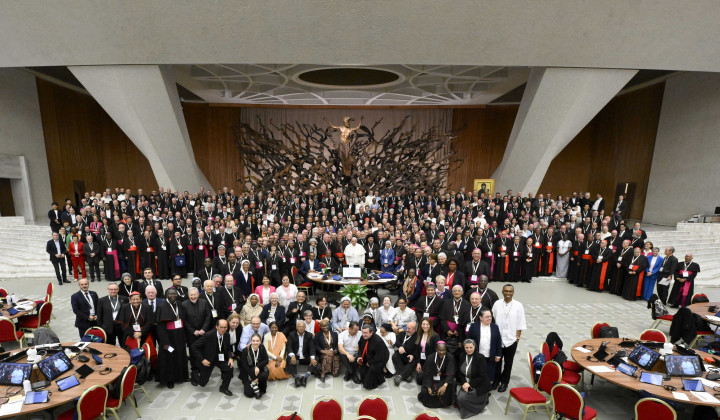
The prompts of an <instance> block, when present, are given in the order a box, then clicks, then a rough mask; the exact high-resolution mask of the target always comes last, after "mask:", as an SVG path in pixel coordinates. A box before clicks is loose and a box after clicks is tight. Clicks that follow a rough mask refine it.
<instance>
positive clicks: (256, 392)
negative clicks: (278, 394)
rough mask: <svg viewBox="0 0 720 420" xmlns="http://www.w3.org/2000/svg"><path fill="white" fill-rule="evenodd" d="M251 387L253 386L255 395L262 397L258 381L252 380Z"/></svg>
mask: <svg viewBox="0 0 720 420" xmlns="http://www.w3.org/2000/svg"><path fill="white" fill-rule="evenodd" d="M250 388H252V390H253V393H254V394H255V397H257V398H260V387H259V386H258V383H257V382H255V381H253V382H250Z"/></svg>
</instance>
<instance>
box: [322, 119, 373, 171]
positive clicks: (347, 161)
mask: <svg viewBox="0 0 720 420" xmlns="http://www.w3.org/2000/svg"><path fill="white" fill-rule="evenodd" d="M323 119H324V120H325V122H326V123H328V124H329V125H330V128H332V129H333V130H338V131H340V142H339V143H336V146H337V147H336V148H337V151H338V154H339V155H340V161H341V162H342V166H343V167H342V171H343V176H346V177H349V176H350V175H352V170H353V167H354V166H355V159H354V158H353V156H352V141H353V140H354V139H355V132H356V131H357V130H358V129H359V128H360V126H361V125H362V120H363V117H362V116H360V122H359V123H358V125H357V127H355V128H352V127H350V123H351V122H352V121H355V119H354V118H352V117H345V118H343V125H341V126H337V125H333V124H332V123H331V122H330V121H328V119H327V118H323Z"/></svg>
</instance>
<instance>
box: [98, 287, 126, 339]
mask: <svg viewBox="0 0 720 420" xmlns="http://www.w3.org/2000/svg"><path fill="white" fill-rule="evenodd" d="M118 291H120V288H119V287H118V285H117V284H115V283H110V284H109V285H108V287H107V292H108V295H107V296H103V297H101V298H100V299H99V300H98V306H97V316H98V318H97V325H98V326H99V327H100V328H102V329H103V331H105V335H106V336H107V340H106V341H105V342H106V343H107V344H112V345H115V341H116V339H120V338H122V334H123V332H122V327H121V326H120V324H119V323H117V322H115V320H116V319H117V316H118V313H119V312H120V308H121V307H122V306H123V305H125V304H127V303H128V298H127V297H126V296H120V295H118Z"/></svg>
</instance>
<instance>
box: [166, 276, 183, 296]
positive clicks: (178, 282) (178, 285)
mask: <svg viewBox="0 0 720 420" xmlns="http://www.w3.org/2000/svg"><path fill="white" fill-rule="evenodd" d="M168 289H175V290H176V291H177V294H178V297H177V298H178V302H181V303H182V302H185V301H186V300H187V299H188V288H187V287H185V286H183V285H182V276H181V275H180V274H174V275H173V278H172V286H170V287H169V288H168ZM166 291H167V290H166Z"/></svg>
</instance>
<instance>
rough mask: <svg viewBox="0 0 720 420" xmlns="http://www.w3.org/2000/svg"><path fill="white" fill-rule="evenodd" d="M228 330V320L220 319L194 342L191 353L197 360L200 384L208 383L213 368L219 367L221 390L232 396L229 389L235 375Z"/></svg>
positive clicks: (197, 380) (198, 381)
mask: <svg viewBox="0 0 720 420" xmlns="http://www.w3.org/2000/svg"><path fill="white" fill-rule="evenodd" d="M227 330H228V322H227V321H226V320H224V319H219V320H218V321H217V322H216V323H215V328H213V329H211V330H210V331H208V332H206V333H205V334H203V335H202V336H201V337H200V338H198V340H197V341H195V343H193V345H192V347H190V354H191V356H192V357H193V358H194V359H195V360H196V361H197V363H196V366H198V378H197V379H196V382H197V383H198V384H199V385H200V386H205V385H207V383H208V381H209V380H210V374H211V373H212V371H213V368H215V367H218V368H220V379H221V380H222V383H221V384H220V392H222V393H223V394H225V395H227V396H228V397H230V396H232V395H233V393H232V391H230V390H229V389H228V387H229V386H230V379H231V378H232V375H233V359H232V349H231V348H230V334H228V332H227Z"/></svg>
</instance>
